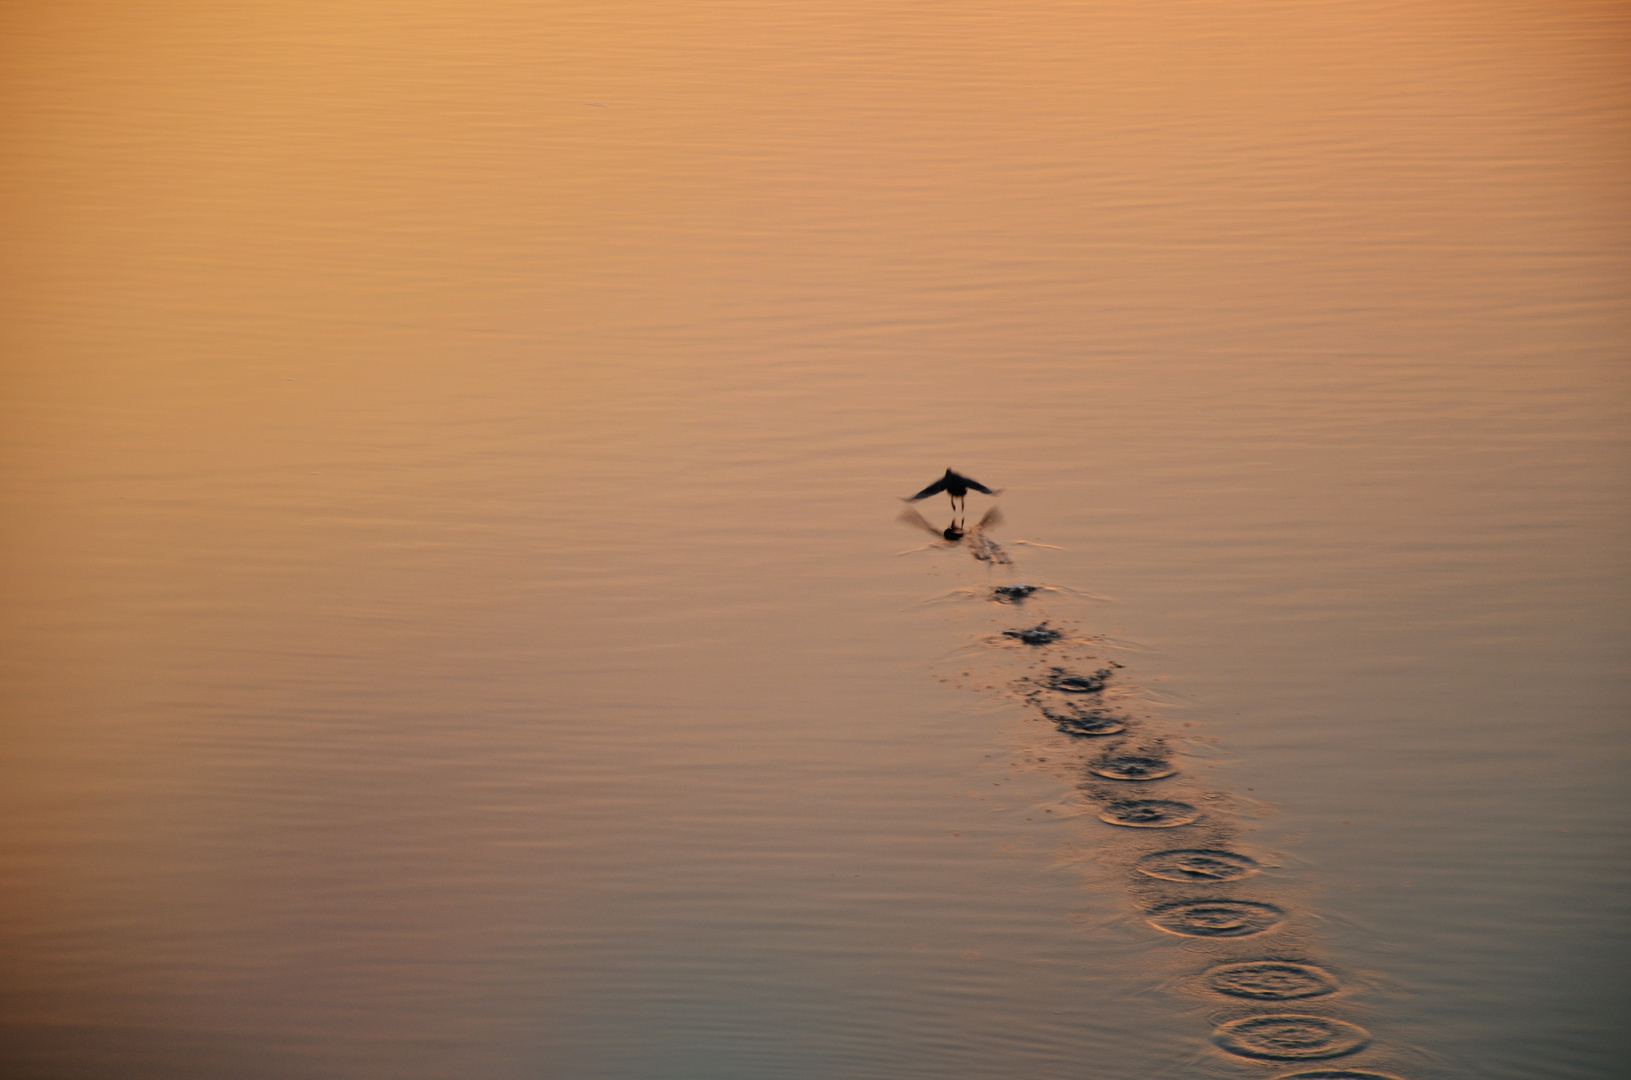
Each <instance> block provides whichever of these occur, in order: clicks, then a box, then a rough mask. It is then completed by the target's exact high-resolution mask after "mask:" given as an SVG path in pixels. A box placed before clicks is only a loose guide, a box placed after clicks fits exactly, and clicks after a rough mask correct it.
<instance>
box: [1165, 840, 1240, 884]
mask: <svg viewBox="0 0 1631 1080" xmlns="http://www.w3.org/2000/svg"><path fill="white" fill-rule="evenodd" d="M1136 868H1137V870H1138V872H1139V873H1140V874H1148V875H1149V876H1150V877H1153V878H1160V879H1161V880H1162V881H1201V882H1205V881H1239V880H1240V879H1241V878H1243V877H1251V876H1252V875H1253V874H1255V873H1257V860H1256V859H1252V858H1249V857H1247V856H1245V855H1236V854H1235V853H1234V852H1232V851H1214V850H1212V849H1211V848H1206V849H1192V848H1185V849H1182V850H1179V851H1157V852H1156V853H1155V854H1154V855H1146V856H1144V857H1143V858H1142V859H1140V860H1138V863H1137V866H1136Z"/></svg>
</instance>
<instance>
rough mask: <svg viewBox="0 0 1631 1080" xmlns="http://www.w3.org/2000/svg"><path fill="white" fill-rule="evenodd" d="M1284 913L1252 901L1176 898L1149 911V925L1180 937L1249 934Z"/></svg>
mask: <svg viewBox="0 0 1631 1080" xmlns="http://www.w3.org/2000/svg"><path fill="white" fill-rule="evenodd" d="M1285 917H1286V913H1285V912H1283V911H1281V910H1280V909H1279V908H1277V907H1275V906H1274V905H1273V904H1259V903H1257V902H1255V901H1252V900H1179V901H1178V902H1177V903H1174V904H1162V905H1161V906H1160V907H1158V908H1154V909H1152V910H1151V911H1150V925H1152V926H1158V927H1160V928H1161V929H1162V930H1165V931H1167V932H1168V933H1170V934H1181V935H1183V936H1184V937H1210V938H1219V937H1250V936H1251V935H1252V934H1261V933H1262V932H1263V931H1265V930H1267V929H1268V928H1269V927H1271V926H1274V925H1275V924H1276V923H1278V922H1279V921H1280V920H1281V919H1283V918H1285Z"/></svg>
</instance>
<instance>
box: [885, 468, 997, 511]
mask: <svg viewBox="0 0 1631 1080" xmlns="http://www.w3.org/2000/svg"><path fill="white" fill-rule="evenodd" d="M970 488H972V489H974V490H975V491H983V492H985V493H986V494H987V495H1000V494H1002V491H1001V489H1000V488H999V489H998V490H996V491H992V490H991V489H990V488H988V487H986V486H985V485H984V484H982V483H980V482H979V481H978V480H970V479H969V478H968V477H966V476H964V475H962V474H961V473H954V472H952V471H951V470H950V469H947V470H946V475H945V476H942V477H941V478H940V479H938V480H936V481H935V482H934V483H932V484H930V485H929V486H928V487H926V488H924V489H923V490H922V491H920V492H918V493H917V494H916V495H913V496H912V497H911V498H909V499H906V500H905V501H906V502H917V501H918V500H919V499H927V498H928V497H929V496H930V495H938V494H940V493H941V492H942V491H944V492H945V493H946V494H947V495H948V496H950V497H951V508H952V510H953V511H954V512H955V511H956V509H957V500H959V499H961V500H962V501H963V506H964V507H967V506H968V492H969V489H970Z"/></svg>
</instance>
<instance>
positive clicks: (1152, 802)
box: [1099, 799, 1201, 829]
mask: <svg viewBox="0 0 1631 1080" xmlns="http://www.w3.org/2000/svg"><path fill="white" fill-rule="evenodd" d="M1200 816H1201V812H1200V811H1199V810H1197V809H1195V808H1194V807H1193V806H1190V805H1189V804H1188V803H1181V802H1169V801H1167V800H1165V799H1133V800H1132V801H1130V802H1118V803H1111V804H1110V805H1109V806H1107V807H1105V808H1104V813H1102V814H1100V815H1099V820H1100V821H1108V822H1109V823H1110V824H1112V825H1126V826H1127V827H1128V828H1132V829H1173V828H1176V827H1178V826H1179V825H1188V824H1189V823H1190V822H1192V821H1194V820H1195V819H1196V818H1198V817H1200Z"/></svg>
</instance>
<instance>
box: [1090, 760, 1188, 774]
mask: <svg viewBox="0 0 1631 1080" xmlns="http://www.w3.org/2000/svg"><path fill="white" fill-rule="evenodd" d="M1087 771H1088V772H1090V773H1092V774H1093V775H1095V776H1102V777H1104V778H1105V779H1107V780H1161V779H1164V778H1166V777H1168V776H1175V775H1176V774H1177V772H1178V770H1177V769H1174V768H1173V767H1172V766H1171V765H1169V764H1167V763H1166V762H1165V761H1162V760H1161V759H1160V758H1153V757H1139V756H1137V755H1128V756H1126V757H1114V758H1108V759H1106V760H1104V761H1101V762H1099V763H1098V764H1096V765H1090V766H1088V770H1087Z"/></svg>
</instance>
